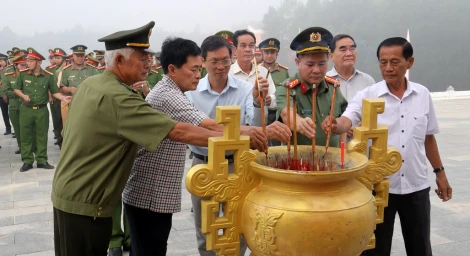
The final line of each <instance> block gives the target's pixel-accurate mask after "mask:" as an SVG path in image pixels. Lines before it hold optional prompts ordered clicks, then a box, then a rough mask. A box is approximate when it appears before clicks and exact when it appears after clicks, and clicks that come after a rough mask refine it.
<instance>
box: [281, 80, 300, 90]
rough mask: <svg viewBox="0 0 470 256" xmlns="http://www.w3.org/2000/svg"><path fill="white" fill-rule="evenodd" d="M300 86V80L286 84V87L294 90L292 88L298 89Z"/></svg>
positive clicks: (289, 81) (288, 81)
mask: <svg viewBox="0 0 470 256" xmlns="http://www.w3.org/2000/svg"><path fill="white" fill-rule="evenodd" d="M299 84H300V80H299V79H297V78H296V79H292V80H287V81H286V82H285V83H284V86H285V87H289V89H292V88H294V87H296V86H297V85H299Z"/></svg>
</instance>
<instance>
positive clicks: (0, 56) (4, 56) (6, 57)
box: [0, 53, 8, 60]
mask: <svg viewBox="0 0 470 256" xmlns="http://www.w3.org/2000/svg"><path fill="white" fill-rule="evenodd" d="M6 59H8V55H5V54H3V53H0V60H6Z"/></svg>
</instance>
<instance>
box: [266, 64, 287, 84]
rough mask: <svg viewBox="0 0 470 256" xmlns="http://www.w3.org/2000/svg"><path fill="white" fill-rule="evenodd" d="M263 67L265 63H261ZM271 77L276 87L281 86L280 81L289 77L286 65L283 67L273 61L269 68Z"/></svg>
mask: <svg viewBox="0 0 470 256" xmlns="http://www.w3.org/2000/svg"><path fill="white" fill-rule="evenodd" d="M263 67H265V68H266V63H264V64H263ZM266 69H267V68H266ZM271 77H272V79H273V81H274V84H275V85H276V88H277V86H282V83H283V82H284V81H286V79H288V78H289V71H288V69H287V67H284V66H282V65H280V64H279V63H277V62H276V63H274V66H273V68H272V69H271Z"/></svg>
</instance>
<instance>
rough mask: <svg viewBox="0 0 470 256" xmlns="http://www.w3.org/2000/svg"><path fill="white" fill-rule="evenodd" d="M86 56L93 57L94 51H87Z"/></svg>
mask: <svg viewBox="0 0 470 256" xmlns="http://www.w3.org/2000/svg"><path fill="white" fill-rule="evenodd" d="M86 56H87V57H92V58H93V57H94V56H95V53H94V52H89V53H88V54H87V55H86Z"/></svg>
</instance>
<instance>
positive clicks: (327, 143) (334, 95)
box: [323, 80, 338, 160]
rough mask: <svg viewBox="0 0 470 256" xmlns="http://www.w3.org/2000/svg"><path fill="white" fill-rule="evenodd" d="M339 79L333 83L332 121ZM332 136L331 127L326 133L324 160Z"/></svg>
mask: <svg viewBox="0 0 470 256" xmlns="http://www.w3.org/2000/svg"><path fill="white" fill-rule="evenodd" d="M337 82H338V80H335V83H334V85H333V97H332V99H331V108H330V122H332V120H333V113H334V111H335V100H336V87H337ZM330 137H331V128H330V130H329V131H328V133H327V134H326V145H325V155H323V160H325V159H326V154H327V153H328V146H329V144H330Z"/></svg>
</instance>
